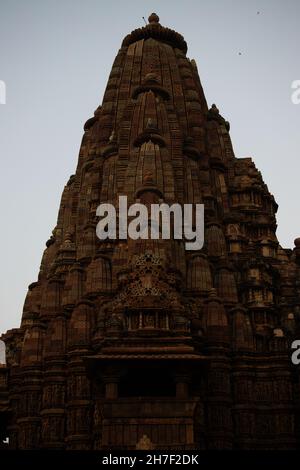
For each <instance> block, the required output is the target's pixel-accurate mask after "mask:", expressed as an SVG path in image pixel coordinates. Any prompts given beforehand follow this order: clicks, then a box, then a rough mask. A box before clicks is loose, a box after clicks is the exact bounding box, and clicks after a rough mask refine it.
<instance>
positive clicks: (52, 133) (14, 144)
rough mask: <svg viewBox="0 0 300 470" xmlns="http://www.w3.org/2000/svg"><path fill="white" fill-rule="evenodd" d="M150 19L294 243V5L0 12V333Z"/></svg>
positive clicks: (98, 4)
mask: <svg viewBox="0 0 300 470" xmlns="http://www.w3.org/2000/svg"><path fill="white" fill-rule="evenodd" d="M152 11H155V12H157V13H158V14H159V16H160V20H161V23H162V24H163V25H165V26H168V27H170V28H173V29H175V30H177V31H178V32H180V33H181V34H183V36H184V37H185V39H186V41H187V43H188V47H189V50H188V57H190V58H194V59H195V60H196V62H197V64H198V69H199V73H200V78H201V81H202V84H203V87H204V91H205V94H206V98H207V101H208V103H209V104H211V103H214V102H215V103H216V104H217V105H218V107H219V109H220V112H221V113H222V115H223V116H224V117H225V118H226V119H227V120H229V121H230V123H231V137H232V141H233V145H234V149H235V152H236V155H237V156H238V157H241V156H252V157H253V159H254V161H255V163H256V165H257V167H258V168H259V169H260V170H261V171H262V174H263V177H264V179H265V182H266V183H267V184H268V186H269V189H270V191H271V192H272V193H273V194H274V195H275V198H276V200H277V202H278V204H279V213H278V224H279V228H278V237H279V240H280V242H281V243H282V245H283V246H284V247H292V246H293V240H294V238H296V237H297V236H300V218H299V209H298V203H299V200H300V197H299V196H300V186H299V173H300V163H299V162H300V158H299V157H300V155H299V151H300V133H299V125H300V105H295V104H292V101H291V94H292V89H291V84H292V82H293V81H294V80H300V64H299V44H300V28H299V18H300V2H299V0H185V1H179V0H164V1H161V0H160V1H158V0H153V1H142V0H127V1H124V0H110V1H107V0H105V1H103V0H26V1H25V0H19V1H17V0H0V80H3V81H5V83H6V86H7V103H6V104H5V105H2V104H0V155H1V175H2V184H1V187H0V190H1V199H0V204H1V207H0V209H1V227H2V230H1V242H0V247H1V261H2V262H1V269H0V286H1V297H0V298H1V305H0V308H1V310H0V332H4V331H5V330H7V329H9V328H13V327H17V326H19V322H20V318H21V313H22V306H23V302H24V298H25V294H26V291H27V286H28V284H30V283H31V282H33V281H35V280H36V278H37V274H38V269H39V264H40V260H41V256H42V252H43V250H44V247H45V242H46V240H47V239H48V238H49V236H50V234H51V231H52V229H53V227H54V226H55V224H56V217H57V212H58V207H59V201H60V196H61V192H62V189H63V186H64V184H65V183H66V181H67V180H68V178H69V176H70V175H71V174H72V173H74V170H75V167H76V163H77V156H78V151H79V145H80V141H81V137H82V133H83V131H82V126H83V124H84V122H85V121H86V120H87V119H88V118H89V117H91V116H92V115H93V112H94V110H95V109H96V108H97V106H98V105H99V104H100V103H101V101H102V96H103V92H104V88H105V86H106V82H107V79H108V74H109V72H110V69H111V65H112V62H113V60H114V57H115V55H116V53H117V51H118V49H119V47H120V45H121V41H122V39H123V37H124V36H125V35H126V34H128V33H129V32H130V31H131V30H132V29H135V28H137V27H140V26H142V25H143V20H142V16H145V17H146V18H147V17H148V15H149V14H150V13H151V12H152ZM258 12H259V14H258ZM239 52H241V54H239Z"/></svg>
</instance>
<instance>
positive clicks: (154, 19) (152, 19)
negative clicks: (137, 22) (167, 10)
mask: <svg viewBox="0 0 300 470" xmlns="http://www.w3.org/2000/svg"><path fill="white" fill-rule="evenodd" d="M148 21H149V23H150V24H153V23H159V16H158V15H157V14H156V13H151V15H150V16H149V17H148Z"/></svg>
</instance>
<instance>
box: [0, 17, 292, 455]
mask: <svg viewBox="0 0 300 470" xmlns="http://www.w3.org/2000/svg"><path fill="white" fill-rule="evenodd" d="M186 52H187V45H186V42H185V41H184V39H183V37H182V36H181V35H180V34H178V33H177V32H175V31H173V30H171V29H169V28H166V27H163V26H161V24H160V23H159V18H158V16H157V15H156V14H154V13H153V14H151V15H150V17H149V23H148V24H147V25H146V26H145V27H143V28H139V29H136V30H135V31H133V32H132V33H130V34H129V35H128V36H126V37H125V39H124V41H123V43H122V46H121V49H120V50H119V52H118V54H117V57H116V59H115V61H114V64H113V67H112V71H111V74H110V76H109V79H108V84H107V87H106V91H105V94H104V98H103V103H102V105H101V106H99V107H98V108H97V109H96V111H95V114H94V116H93V117H92V118H90V119H88V121H87V122H86V123H85V126H84V136H83V140H82V145H81V148H80V153H79V159H78V165H77V169H76V173H75V174H74V175H72V176H71V177H70V179H69V181H68V183H67V184H66V186H65V188H64V191H63V195H62V200H61V205H60V209H59V213H58V220H57V225H56V227H55V228H54V230H53V232H52V236H51V237H50V239H49V240H48V241H47V243H46V249H45V251H44V254H43V257H42V262H41V268H40V272H39V276H38V280H37V282H34V283H32V284H31V285H30V286H29V290H28V295H27V297H26V300H25V304H24V311H23V316H22V322H21V326H20V328H18V329H14V330H10V331H8V332H7V333H6V334H4V335H3V336H2V339H3V340H4V342H5V344H6V365H5V366H4V365H3V366H2V367H0V432H1V437H2V439H1V441H2V440H3V439H5V438H6V437H9V447H10V448H13V449H43V448H44V449H66V450H69V449H136V448H148V449H160V448H163V449H170V450H171V449H172V450H174V449H178V450H180V449H258V448H261V449H293V448H296V447H297V445H299V441H300V427H299V409H300V383H299V369H298V368H297V367H295V366H293V364H292V362H291V344H292V342H293V340H294V339H297V337H298V338H299V339H300V239H297V240H296V241H295V248H294V249H283V248H282V247H281V246H280V245H279V243H278V241H277V238H276V235H275V232H276V219H275V214H276V210H277V204H276V202H275V200H274V197H273V196H272V195H271V194H270V193H269V191H268V188H267V186H266V185H265V184H264V182H263V179H262V176H261V174H260V172H259V171H258V170H257V169H256V167H255V164H254V163H253V161H252V160H251V158H240V159H239V158H236V157H235V155H234V152H233V148H232V145H231V140H230V135H229V127H230V126H229V123H228V122H227V121H226V120H225V119H224V118H223V117H222V116H221V114H220V112H219V110H218V108H217V107H216V106H215V105H212V107H210V108H209V107H208V106H207V103H206V99H205V96H204V93H203V90H202V86H201V83H200V79H199V75H198V71H197V66H196V63H195V61H194V60H189V59H188V58H187V57H186ZM120 195H126V196H127V197H128V205H130V204H133V203H136V202H140V203H143V204H145V205H146V206H147V207H149V206H150V204H152V203H163V202H164V203H166V204H169V205H171V204H173V203H179V204H181V205H183V204H185V203H190V204H197V203H199V204H200V203H201V204H204V206H205V243H204V247H203V248H202V249H201V250H198V251H193V250H190V251H188V250H186V249H185V243H184V240H177V239H172V238H171V239H170V240H164V239H150V238H149V239H137V240H133V239H130V238H128V239H127V240H126V239H122V240H118V239H116V240H105V241H101V240H100V239H99V238H98V237H97V236H96V225H97V223H98V222H99V217H97V215H96V210H97V207H98V206H99V204H100V203H105V202H106V203H111V204H114V205H115V206H116V207H117V205H118V200H119V196H120Z"/></svg>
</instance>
